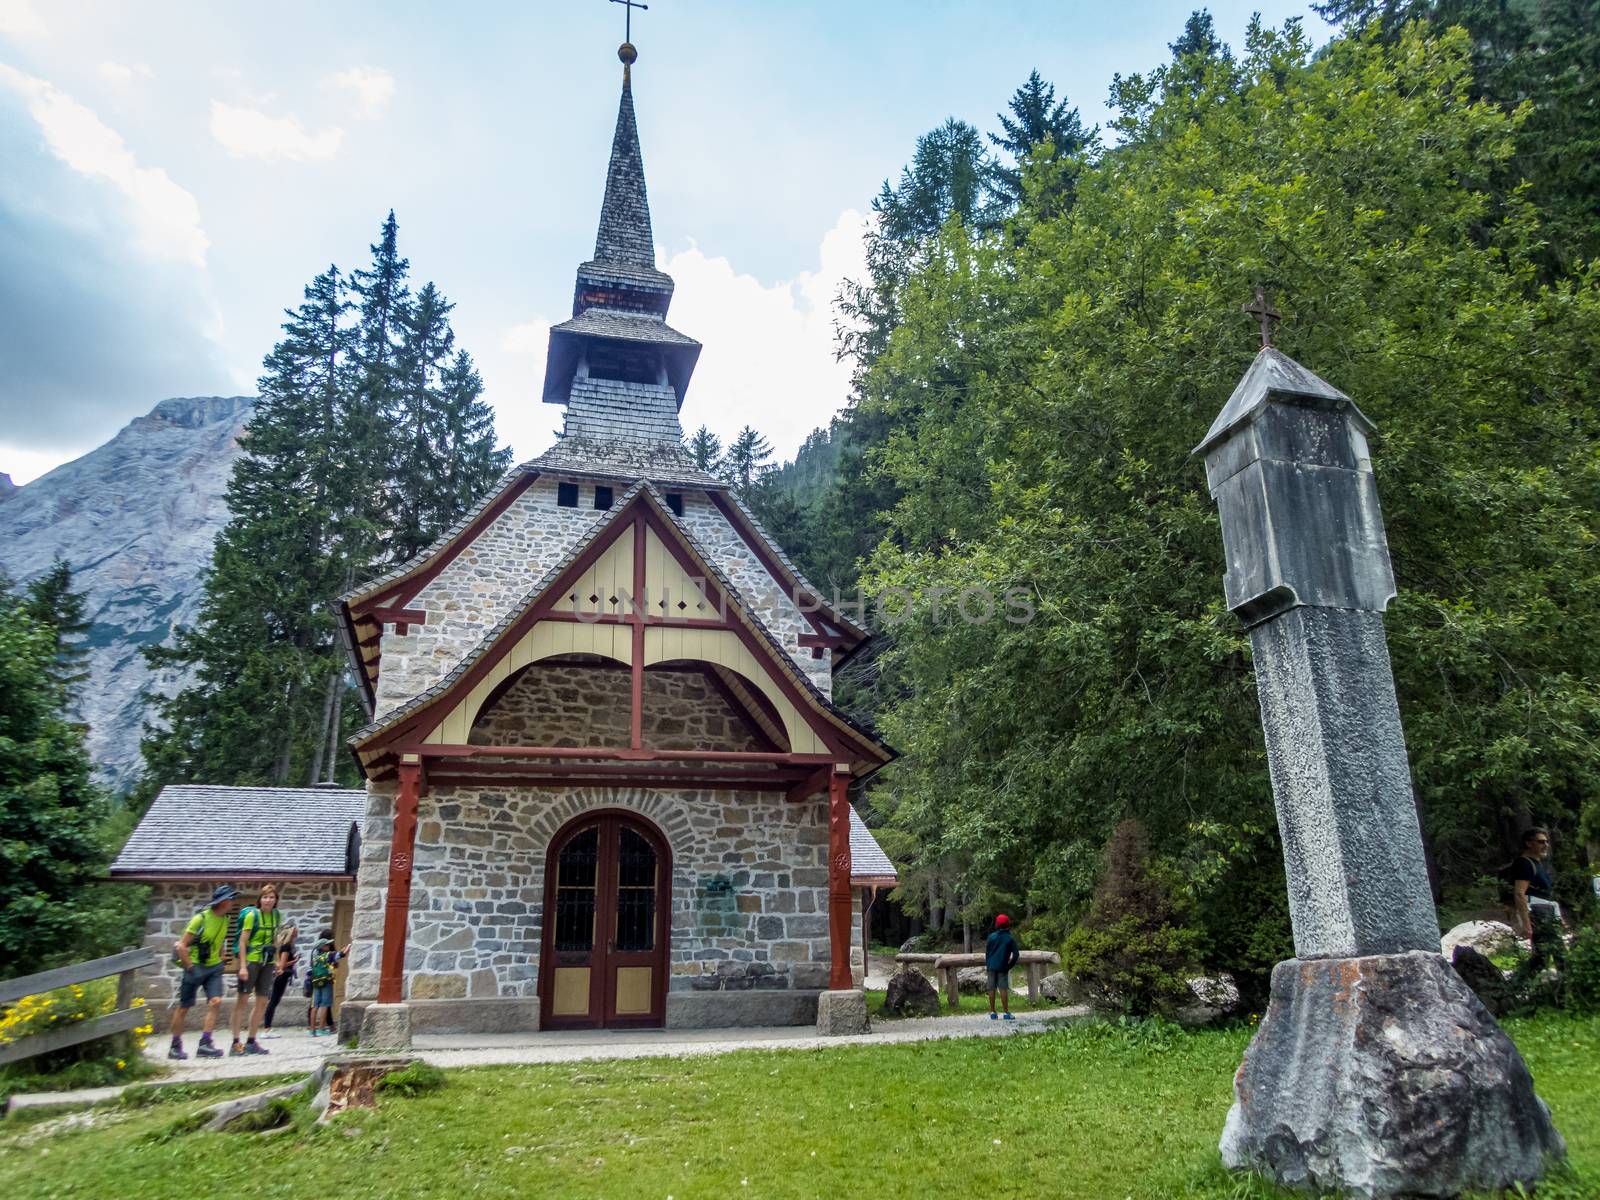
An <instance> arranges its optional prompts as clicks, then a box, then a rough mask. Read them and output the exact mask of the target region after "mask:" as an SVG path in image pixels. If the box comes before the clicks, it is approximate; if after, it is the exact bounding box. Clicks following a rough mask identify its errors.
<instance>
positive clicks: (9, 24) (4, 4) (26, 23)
mask: <svg viewBox="0 0 1600 1200" xmlns="http://www.w3.org/2000/svg"><path fill="white" fill-rule="evenodd" d="M48 32H49V30H47V29H46V28H45V24H44V20H43V19H42V18H41V17H40V16H39V12H38V10H37V9H36V8H34V7H33V4H32V2H31V0H0V33H9V34H13V35H24V34H30V33H48Z"/></svg>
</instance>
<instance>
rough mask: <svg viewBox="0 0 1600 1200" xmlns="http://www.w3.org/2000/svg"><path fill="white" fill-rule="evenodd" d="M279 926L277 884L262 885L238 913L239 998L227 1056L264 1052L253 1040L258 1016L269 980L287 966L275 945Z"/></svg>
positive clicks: (269, 989) (269, 991)
mask: <svg viewBox="0 0 1600 1200" xmlns="http://www.w3.org/2000/svg"><path fill="white" fill-rule="evenodd" d="M282 926H283V914H282V913H280V912H279V911H278V888H277V885H275V884H271V883H269V884H266V885H265V886H263V887H262V889H261V895H260V897H259V898H258V899H257V900H256V902H255V903H254V904H252V905H250V906H248V907H246V908H245V909H243V910H242V911H241V912H240V913H239V942H238V961H239V998H238V999H237V1000H236V1001H235V1002H234V1005H233V1045H232V1046H231V1047H230V1048H229V1050H228V1055H229V1057H236V1056H238V1055H241V1054H266V1053H267V1052H268V1051H267V1049H266V1047H265V1046H262V1045H261V1044H260V1043H258V1042H257V1041H256V1032H257V1030H259V1029H260V1028H261V1017H262V1015H263V1014H264V1013H265V1012H266V1011H267V1002H268V1001H269V1000H270V999H271V998H272V984H273V982H274V981H275V980H276V979H277V977H278V976H279V975H280V974H281V973H282V972H284V971H286V970H288V967H289V963H288V957H287V955H285V954H284V952H283V949H282V947H280V946H279V944H278V931H279V929H281V928H282ZM252 997H253V998H254V1001H255V1002H254V1004H253V1005H251V999H252ZM247 1006H249V1007H250V1008H251V1012H250V1037H249V1040H248V1041H245V1042H242V1043H241V1042H240V1041H239V1034H240V1033H241V1032H242V1030H243V1027H244V1010H245V1008H246V1007H247Z"/></svg>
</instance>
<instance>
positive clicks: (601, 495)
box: [594, 487, 611, 508]
mask: <svg viewBox="0 0 1600 1200" xmlns="http://www.w3.org/2000/svg"><path fill="white" fill-rule="evenodd" d="M594 506H595V507H596V508H610V507H611V489H610V488H608V487H597V488H595V489H594Z"/></svg>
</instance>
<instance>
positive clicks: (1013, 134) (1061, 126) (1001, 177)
mask: <svg viewBox="0 0 1600 1200" xmlns="http://www.w3.org/2000/svg"><path fill="white" fill-rule="evenodd" d="M1007 108H1008V109H1009V110H1010V114H1011V115H1010V116H1007V115H1006V114H1005V113H998V114H996V115H997V116H998V118H999V121H1000V129H1001V132H999V133H991V134H990V135H989V141H990V142H992V143H993V144H994V145H995V146H997V147H998V148H999V149H1001V150H1004V151H1005V152H1006V153H1007V154H1009V155H1010V156H1011V162H1010V163H1009V164H1008V163H1006V162H1004V161H1002V160H1000V159H998V158H996V159H991V160H990V162H989V164H988V171H987V176H986V178H985V183H986V185H987V186H988V188H989V194H990V195H991V196H992V197H993V200H994V203H995V204H996V205H998V206H1000V207H1001V208H1004V209H1005V210H1007V211H1010V210H1012V209H1014V208H1016V206H1017V204H1018V202H1019V201H1021V199H1022V169H1023V166H1024V164H1025V163H1026V162H1027V160H1028V156H1029V155H1030V154H1033V153H1034V152H1035V151H1036V150H1038V148H1039V147H1041V146H1043V145H1044V144H1045V143H1046V142H1049V143H1050V145H1051V150H1050V154H1051V156H1052V157H1053V158H1063V157H1068V156H1071V155H1075V154H1078V153H1080V152H1081V151H1082V150H1084V149H1085V148H1086V147H1087V146H1089V144H1090V143H1091V142H1093V140H1094V137H1095V133H1096V132H1097V131H1096V130H1093V129H1090V130H1085V129H1084V127H1083V121H1082V119H1080V118H1079V116H1078V110H1077V109H1075V108H1068V107H1067V101H1066V100H1065V99H1061V100H1057V99H1056V89H1055V85H1054V84H1051V83H1046V82H1045V81H1044V80H1043V79H1042V78H1040V76H1039V72H1038V71H1030V72H1029V73H1028V79H1027V82H1026V83H1024V84H1023V85H1022V86H1021V87H1019V88H1018V89H1017V90H1016V93H1015V94H1014V95H1013V96H1012V97H1011V101H1010V103H1009V104H1008V105H1007ZM1071 181H1072V176H1071V175H1070V174H1069V175H1068V176H1067V177H1066V178H1065V179H1063V180H1062V189H1063V191H1064V192H1065V194H1066V201H1067V203H1068V204H1070V203H1071Z"/></svg>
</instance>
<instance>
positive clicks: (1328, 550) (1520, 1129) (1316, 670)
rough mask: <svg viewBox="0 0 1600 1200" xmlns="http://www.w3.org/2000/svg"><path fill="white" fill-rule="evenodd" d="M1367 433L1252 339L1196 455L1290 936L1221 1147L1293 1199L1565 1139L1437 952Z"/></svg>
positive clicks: (1467, 1174) (1334, 392)
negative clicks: (1248, 665) (1252, 689)
mask: <svg viewBox="0 0 1600 1200" xmlns="http://www.w3.org/2000/svg"><path fill="white" fill-rule="evenodd" d="M1257 303H1258V305H1259V306H1260V308H1259V309H1249V310H1247V311H1260V312H1262V313H1263V314H1270V313H1271V310H1270V306H1268V305H1267V304H1266V302H1265V300H1264V298H1263V297H1261V296H1260V295H1259V294H1258V297H1257ZM1271 315H1273V316H1275V315H1276V314H1271ZM1263 324H1264V333H1263V342H1264V343H1266V342H1267V341H1268V340H1269V339H1268V337H1267V336H1266V333H1265V316H1264V317H1263ZM1372 432H1373V425H1372V423H1371V422H1370V421H1368V420H1367V418H1366V417H1365V416H1364V415H1362V413H1361V410H1360V409H1359V408H1357V407H1356V405H1355V404H1354V402H1353V401H1351V399H1350V398H1349V397H1348V396H1346V395H1345V394H1344V393H1342V392H1340V391H1339V390H1338V389H1337V388H1335V387H1333V386H1331V385H1330V384H1328V383H1327V382H1326V381H1324V380H1323V379H1320V378H1319V377H1318V376H1316V375H1314V374H1313V373H1312V372H1310V371H1308V370H1306V369H1305V368H1304V367H1302V366H1300V365H1299V364H1298V363H1296V362H1294V361H1293V360H1292V359H1290V358H1288V357H1287V356H1286V355H1284V354H1282V353H1281V352H1279V351H1278V350H1276V349H1274V348H1272V347H1271V346H1270V345H1268V344H1264V345H1263V348H1262V350H1261V353H1260V354H1259V355H1257V357H1256V360H1255V362H1254V363H1253V364H1252V366H1251V367H1250V370H1249V371H1248V372H1247V373H1246V375H1245V377H1244V379H1243V380H1242V381H1241V382H1240V384H1239V386H1238V387H1237V388H1236V389H1235V390H1234V393H1233V395H1232V397H1231V398H1230V399H1229V400H1228V403H1227V405H1226V406H1225V407H1224V408H1223V410H1222V412H1221V414H1220V415H1219V416H1218V417H1217V419H1216V421H1215V422H1214V423H1213V424H1212V426H1211V430H1210V432H1209V433H1207V434H1206V437H1205V440H1204V441H1202V442H1201V443H1200V445H1199V446H1198V447H1197V448H1196V451H1195V452H1196V453H1197V454H1201V455H1204V457H1205V464H1206V478H1207V481H1208V483H1209V485H1210V488H1211V494H1212V496H1213V497H1214V498H1215V499H1216V501H1217V505H1218V508H1219V510H1220V515H1221V522H1222V537H1223V545H1224V548H1225V551H1226V556H1227V573H1226V576H1225V580H1224V588H1225V592H1226V595H1227V601H1228V607H1229V608H1230V609H1231V610H1232V611H1233V612H1234V613H1236V614H1237V615H1238V616H1239V617H1240V618H1241V619H1242V620H1243V621H1244V622H1245V623H1246V625H1248V626H1249V628H1250V644H1251V648H1252V650H1253V652H1254V658H1255V674H1256V687H1257V690H1258V692H1259V695H1260V700H1261V724H1262V728H1263V730H1264V731H1265V734H1266V745H1267V761H1268V765H1269V768H1270V771H1271V777H1272V792H1273V799H1274V802H1275V804H1276V807H1277V815H1278V830H1279V834H1280V836H1281V838H1282V842H1283V855H1284V866H1285V870H1286V874H1287V876H1288V888H1289V909H1290V917H1291V919H1292V922H1293V926H1294V944H1295V957H1294V958H1293V959H1290V960H1289V961H1287V962H1282V963H1279V964H1278V966H1277V967H1276V968H1275V969H1274V971H1273V973H1272V997H1271V1001H1270V1003H1269V1005H1268V1009H1267V1013H1266V1016H1265V1018H1264V1020H1263V1021H1262V1024H1261V1028H1260V1030H1259V1031H1258V1032H1257V1034H1256V1036H1255V1039H1254V1040H1253V1041H1252V1042H1251V1044H1250V1047H1249V1049H1248V1050H1247V1051H1246V1052H1245V1059H1244V1063H1243V1065H1242V1066H1241V1067H1240V1068H1239V1073H1238V1075H1237V1077H1236V1079H1235V1081H1234V1095H1235V1100H1234V1105H1233V1109H1232V1111H1230V1112H1229V1114H1228V1120H1227V1125H1226V1127H1225V1129H1224V1131H1223V1135H1222V1157H1223V1161H1224V1162H1225V1163H1227V1165H1228V1166H1230V1167H1253V1168H1256V1169H1259V1170H1262V1171H1264V1172H1265V1173H1266V1174H1268V1175H1270V1176H1272V1177H1273V1178H1274V1179H1276V1180H1278V1181H1279V1182H1281V1183H1284V1184H1287V1185H1289V1186H1293V1187H1310V1188H1315V1189H1322V1190H1329V1191H1331V1190H1335V1189H1343V1190H1344V1192H1345V1193H1347V1194H1349V1195H1353V1196H1364V1197H1365V1196H1371V1197H1380V1196H1397V1195H1402V1194H1403V1195H1413V1194H1415V1195H1425V1196H1452V1195H1455V1194H1457V1193H1458V1192H1460V1191H1462V1190H1463V1189H1467V1188H1482V1189H1486V1190H1488V1189H1498V1188H1502V1187H1507V1186H1510V1185H1511V1184H1513V1183H1517V1182H1523V1183H1526V1182H1531V1181H1532V1180H1535V1179H1537V1178H1539V1176H1540V1175H1541V1174H1542V1171H1543V1165H1544V1159H1545V1156H1546V1155H1552V1154H1553V1155H1559V1154H1562V1153H1563V1152H1564V1147H1563V1144H1562V1141H1561V1138H1560V1135H1559V1134H1557V1133H1556V1131H1555V1128H1554V1127H1553V1125H1552V1124H1551V1122H1550V1118H1549V1114H1548V1111H1547V1110H1546V1108H1545V1107H1544V1104H1543V1102H1541V1101H1540V1100H1539V1098H1538V1097H1537V1096H1536V1095H1534V1091H1533V1083H1532V1080H1531V1078H1530V1077H1529V1074H1528V1070H1527V1067H1526V1066H1525V1065H1524V1064H1523V1061H1522V1057H1521V1055H1519V1054H1518V1053H1517V1050H1516V1047H1515V1046H1513V1045H1512V1044H1511V1041H1510V1039H1509V1038H1507V1037H1506V1035H1505V1033H1504V1032H1503V1031H1502V1030H1501V1029H1500V1027H1499V1026H1498V1025H1497V1024H1496V1023H1495V1020H1494V1018H1493V1017H1492V1016H1490V1015H1489V1013H1488V1011H1487V1010H1486V1009H1484V1007H1483V1006H1482V1005H1481V1004H1480V1003H1479V1002H1478V999H1477V997H1476V996H1474V995H1473V993H1472V992H1471V991H1470V990H1469V989H1468V988H1467V986H1466V985H1465V984H1464V983H1463V982H1462V981H1461V979H1460V978H1459V977H1458V976H1457V975H1456V973H1455V971H1454V970H1453V969H1452V968H1451V967H1450V966H1449V965H1448V964H1446V963H1445V961H1444V959H1443V958H1442V957H1441V955H1440V952H1439V925H1438V916H1437V913H1436V912H1435V911H1434V906H1433V897H1432V894H1431V892H1430V890H1429V885H1428V874H1427V868H1426V865H1425V863H1424V859H1423V850H1422V835H1421V830H1420V827H1419V825H1418V820H1417V810H1416V802H1415V800H1414V798H1413V795H1412V791H1411V776H1410V766H1409V763H1408V761H1407V758H1406V747H1405V737H1404V734H1403V732H1402V730H1401V726H1400V710H1399V705H1398V703H1397V701H1396V698H1395V690H1394V678H1393V675H1392V673H1391V670H1390V666H1389V654H1388V647H1387V644H1386V642H1385V638H1384V630H1383V616H1382V613H1383V610H1384V609H1385V608H1386V607H1387V605H1388V603H1389V600H1390V599H1391V598H1392V597H1393V596H1394V594H1395V586H1394V574H1393V571H1392V570H1391V568H1390V563H1389V548H1388V542H1387V539H1386V538H1385V536H1384V529H1383V518H1382V515H1381V513H1380V512H1379V509H1378V494H1377V488H1376V486H1375V484H1374V481H1373V474H1372V464H1371V461H1370V459H1369V458H1368V449H1367V436H1368V435H1369V434H1370V433H1372Z"/></svg>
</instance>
